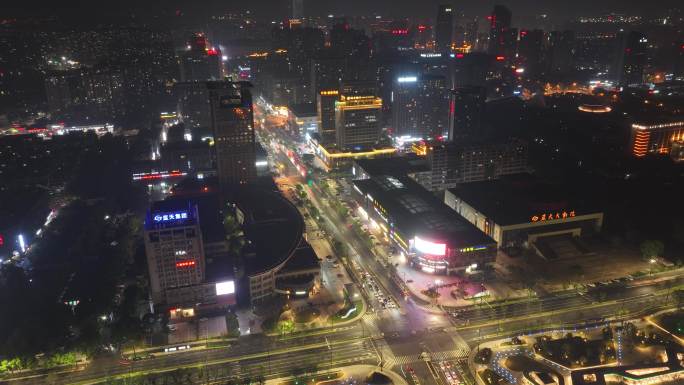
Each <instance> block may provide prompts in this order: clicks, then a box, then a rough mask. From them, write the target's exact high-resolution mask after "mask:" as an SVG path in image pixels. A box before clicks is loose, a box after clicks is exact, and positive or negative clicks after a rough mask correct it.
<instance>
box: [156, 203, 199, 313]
mask: <svg viewBox="0 0 684 385" xmlns="http://www.w3.org/2000/svg"><path fill="white" fill-rule="evenodd" d="M145 252H146V255H147V267H148V270H149V275H150V291H151V294H152V300H153V301H154V302H155V303H169V302H175V301H174V300H173V299H172V298H167V291H169V290H171V289H174V288H178V287H184V286H191V285H198V284H200V283H201V282H202V281H203V280H204V274H205V255H204V246H203V242H202V231H201V230H200V222H199V215H198V210H197V206H196V205H193V204H191V203H189V202H186V204H178V202H177V201H173V202H168V201H161V202H156V203H155V204H153V205H152V208H151V209H150V212H149V213H148V215H147V218H146V220H145Z"/></svg>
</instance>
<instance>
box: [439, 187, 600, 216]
mask: <svg viewBox="0 0 684 385" xmlns="http://www.w3.org/2000/svg"><path fill="white" fill-rule="evenodd" d="M449 192H451V193H452V194H454V195H455V196H456V197H458V198H460V199H461V200H463V201H464V202H465V203H467V204H468V205H470V206H471V207H473V208H474V209H475V210H477V211H479V212H480V213H482V214H483V215H484V216H486V217H487V218H489V219H491V220H493V221H494V222H495V223H497V224H499V225H502V226H506V225H513V224H519V223H527V222H530V218H531V217H532V216H535V215H544V214H547V213H559V212H560V213H562V212H567V213H570V212H574V213H575V214H576V215H583V214H591V213H598V212H600V210H597V209H596V206H597V203H596V202H595V201H594V200H593V199H592V198H591V197H590V195H591V193H590V191H588V190H587V187H586V186H584V185H581V186H576V185H574V184H572V183H566V182H552V181H542V180H539V179H537V178H535V177H534V176H532V175H529V174H518V175H510V176H506V177H503V178H501V179H498V180H492V181H485V182H474V183H464V184H461V185H460V186H457V187H454V188H451V189H449Z"/></svg>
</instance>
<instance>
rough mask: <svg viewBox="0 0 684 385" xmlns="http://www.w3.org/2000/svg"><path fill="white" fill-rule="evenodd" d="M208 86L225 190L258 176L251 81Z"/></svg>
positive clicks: (226, 82) (222, 185)
mask: <svg viewBox="0 0 684 385" xmlns="http://www.w3.org/2000/svg"><path fill="white" fill-rule="evenodd" d="M207 88H208V89H209V104H210V110H211V127H212V130H213V132H214V147H215V148H216V164H217V171H218V178H219V187H220V188H221V191H222V192H223V193H225V192H226V191H228V190H229V189H230V187H231V186H233V185H238V184H245V183H249V182H250V181H252V180H253V179H254V178H255V177H256V139H255V134H254V125H253V120H254V117H253V111H252V94H251V91H250V88H251V84H249V83H248V82H228V81H221V82H208V83H207Z"/></svg>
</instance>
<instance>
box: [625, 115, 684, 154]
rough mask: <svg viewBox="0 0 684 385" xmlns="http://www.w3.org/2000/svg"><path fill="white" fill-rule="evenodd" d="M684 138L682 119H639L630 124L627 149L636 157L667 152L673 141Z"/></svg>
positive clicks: (683, 121) (683, 120)
mask: <svg viewBox="0 0 684 385" xmlns="http://www.w3.org/2000/svg"><path fill="white" fill-rule="evenodd" d="M681 140H684V119H682V120H679V121H671V120H670V121H668V120H659V121H658V120H640V121H637V122H635V123H633V124H632V127H631V135H630V143H629V149H630V151H631V153H632V155H633V156H635V157H637V158H641V157H644V156H646V155H648V154H669V153H670V151H671V149H672V145H673V143H674V142H677V141H681Z"/></svg>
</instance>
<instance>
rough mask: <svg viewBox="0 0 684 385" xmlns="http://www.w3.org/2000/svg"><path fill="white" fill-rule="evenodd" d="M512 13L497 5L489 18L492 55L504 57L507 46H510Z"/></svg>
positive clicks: (490, 50)
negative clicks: (509, 32)
mask: <svg viewBox="0 0 684 385" xmlns="http://www.w3.org/2000/svg"><path fill="white" fill-rule="evenodd" d="M511 18H512V14H511V11H510V10H509V9H508V8H506V7H505V6H503V5H495V6H494V10H493V11H492V13H491V14H490V15H489V16H488V19H489V49H488V52H489V53H490V54H491V55H496V56H503V55H505V54H506V46H507V44H510V42H509V40H510V39H509V37H510V36H509V34H508V31H509V30H510V29H511Z"/></svg>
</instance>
